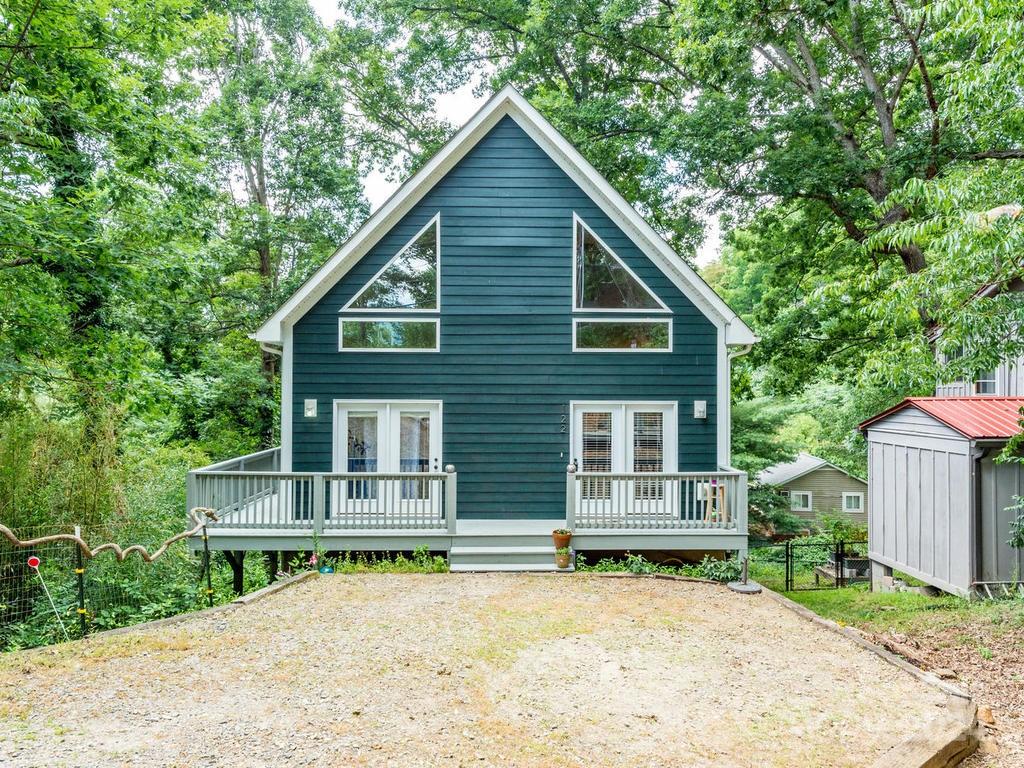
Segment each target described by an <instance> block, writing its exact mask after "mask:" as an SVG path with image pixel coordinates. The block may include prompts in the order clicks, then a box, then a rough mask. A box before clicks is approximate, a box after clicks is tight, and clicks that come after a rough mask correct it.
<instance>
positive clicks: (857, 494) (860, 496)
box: [842, 491, 864, 514]
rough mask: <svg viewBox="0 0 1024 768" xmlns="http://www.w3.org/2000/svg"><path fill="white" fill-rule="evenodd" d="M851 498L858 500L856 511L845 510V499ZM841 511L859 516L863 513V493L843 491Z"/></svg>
mask: <svg viewBox="0 0 1024 768" xmlns="http://www.w3.org/2000/svg"><path fill="white" fill-rule="evenodd" d="M853 496H856V497H857V498H858V499H860V507H858V508H857V509H847V508H846V499H847V497H853ZM842 511H843V512H850V513H855V514H860V513H862V512H864V492H863V491H843V508H842Z"/></svg>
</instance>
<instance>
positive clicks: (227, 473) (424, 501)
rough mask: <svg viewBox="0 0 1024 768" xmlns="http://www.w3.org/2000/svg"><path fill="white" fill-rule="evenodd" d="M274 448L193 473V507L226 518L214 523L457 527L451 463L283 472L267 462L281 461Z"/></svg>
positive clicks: (300, 527) (301, 528)
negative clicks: (411, 468)
mask: <svg viewBox="0 0 1024 768" xmlns="http://www.w3.org/2000/svg"><path fill="white" fill-rule="evenodd" d="M276 450H278V449H272V450H271V451H264V452H262V453H261V454H252V455H251V456H244V457H240V458H238V459H232V460H230V461H227V462H221V463H220V464H214V465H211V466H209V467H204V468H203V469H197V470H193V471H192V472H189V475H188V508H189V509H193V508H195V507H209V508H211V509H214V510H216V511H217V514H218V517H219V518H220V520H219V521H218V522H216V523H211V524H210V525H209V526H208V527H210V528H231V529H238V528H244V529H267V530H269V529H273V530H275V531H281V530H286V531H294V532H296V533H302V532H316V533H323V532H335V531H342V530H444V531H447V532H450V533H454V532H455V520H456V482H457V473H456V472H455V468H454V467H453V466H451V465H449V466H448V467H446V470H450V471H445V472H393V473H387V472H280V471H277V470H276V469H270V468H269V466H279V463H280V460H279V454H278V455H277V456H274V455H272V454H273V451H276ZM243 464H244V465H247V468H246V469H244V470H243V469H241V466H243ZM254 465H255V466H254ZM262 466H268V468H267V469H261V468H259V467H262ZM250 467H251V468H250Z"/></svg>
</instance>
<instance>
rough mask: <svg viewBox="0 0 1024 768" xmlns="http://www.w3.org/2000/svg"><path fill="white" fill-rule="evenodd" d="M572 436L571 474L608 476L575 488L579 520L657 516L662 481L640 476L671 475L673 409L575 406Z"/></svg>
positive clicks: (584, 480) (585, 480)
mask: <svg viewBox="0 0 1024 768" xmlns="http://www.w3.org/2000/svg"><path fill="white" fill-rule="evenodd" d="M572 433H573V447H572V451H573V461H574V462H575V464H576V467H577V471H578V472H586V473H602V474H607V475H609V476H608V477H607V478H604V477H588V478H582V479H581V480H580V482H579V483H578V485H577V487H578V493H579V496H578V498H577V502H578V506H577V508H578V509H579V510H580V512H581V513H582V515H583V516H584V517H586V516H595V517H599V518H603V519H604V521H605V522H612V521H613V519H618V520H622V519H624V518H625V516H627V515H630V514H634V513H640V512H642V513H644V514H649V513H652V512H654V513H656V512H660V511H661V507H664V506H665V484H664V480H662V479H659V478H655V477H651V478H644V477H643V476H642V474H643V473H661V472H675V471H677V464H676V454H677V449H676V405H675V403H575V404H574V405H573V423H572ZM637 473H641V474H640V475H639V476H638V475H637Z"/></svg>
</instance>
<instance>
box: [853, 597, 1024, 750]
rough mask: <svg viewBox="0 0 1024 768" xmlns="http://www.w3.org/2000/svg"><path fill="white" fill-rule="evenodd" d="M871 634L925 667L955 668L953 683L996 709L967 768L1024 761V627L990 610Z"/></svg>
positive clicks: (992, 710) (990, 707) (987, 705)
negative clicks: (928, 625)
mask: <svg viewBox="0 0 1024 768" xmlns="http://www.w3.org/2000/svg"><path fill="white" fill-rule="evenodd" d="M869 637H871V638H872V639H874V640H875V641H876V642H879V643H880V644H884V645H887V646H889V647H890V648H892V649H893V650H895V651H896V652H897V653H901V654H902V655H904V656H905V657H906V658H907V659H908V660H910V661H911V662H913V663H915V664H917V665H918V666H920V667H922V668H923V669H929V670H950V671H951V672H953V673H955V675H956V678H955V679H954V680H953V682H955V683H957V684H958V685H962V686H963V687H964V688H965V689H966V690H968V691H969V692H970V694H971V696H972V697H973V698H974V700H975V701H976V702H977V703H978V704H979V705H981V706H982V707H983V708H988V709H990V710H991V712H992V720H993V721H994V722H991V723H987V724H986V723H983V725H984V726H985V730H986V731H987V733H988V736H989V737H990V739H989V744H983V748H982V749H981V750H979V752H978V753H976V754H975V755H973V756H972V757H971V758H969V759H968V760H967V761H965V762H964V766H965V768H1018V767H1019V766H1021V765H1024V628H1022V627H1020V626H1013V625H1010V626H1007V623H1006V622H1003V621H999V622H996V621H993V620H992V617H991V616H989V615H987V614H986V615H985V616H983V617H975V618H966V620H965V621H963V623H961V624H958V625H956V626H939V627H931V628H927V629H919V630H916V631H912V632H886V633H879V634H873V635H870V634H869ZM992 742H994V743H995V745H996V746H995V747H993V746H992Z"/></svg>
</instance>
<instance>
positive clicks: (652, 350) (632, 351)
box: [572, 317, 674, 354]
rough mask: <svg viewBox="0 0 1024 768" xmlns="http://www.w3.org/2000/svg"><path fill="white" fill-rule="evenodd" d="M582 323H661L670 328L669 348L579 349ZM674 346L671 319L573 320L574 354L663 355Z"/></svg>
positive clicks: (580, 318)
mask: <svg viewBox="0 0 1024 768" xmlns="http://www.w3.org/2000/svg"><path fill="white" fill-rule="evenodd" d="M580 323H661V324H663V325H667V326H668V347H667V348H665V349H661V348H657V347H636V348H635V349H634V348H633V347H579V346H577V345H576V329H577V327H578V326H579V324H580ZM673 346H674V341H673V338H672V318H671V317H574V318H573V319H572V351H573V352H600V353H602V354H604V353H606V352H627V353H630V354H637V353H659V352H660V353H662V354H664V353H665V352H671V351H672V348H673Z"/></svg>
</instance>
